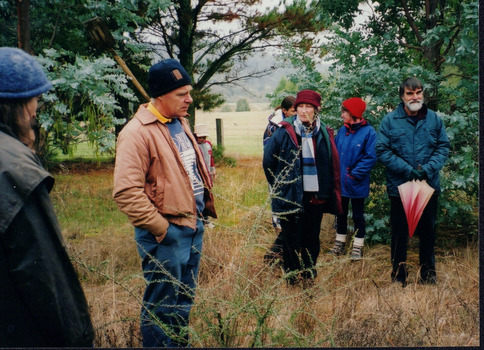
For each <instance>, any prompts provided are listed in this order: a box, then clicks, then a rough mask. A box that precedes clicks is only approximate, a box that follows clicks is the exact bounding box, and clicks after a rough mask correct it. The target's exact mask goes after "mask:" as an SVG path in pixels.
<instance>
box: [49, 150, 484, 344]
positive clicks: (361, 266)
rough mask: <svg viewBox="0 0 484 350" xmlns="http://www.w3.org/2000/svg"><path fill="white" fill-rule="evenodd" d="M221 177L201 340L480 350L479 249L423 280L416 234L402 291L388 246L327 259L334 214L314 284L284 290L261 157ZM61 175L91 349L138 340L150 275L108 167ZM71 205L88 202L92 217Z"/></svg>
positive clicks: (61, 198)
mask: <svg viewBox="0 0 484 350" xmlns="http://www.w3.org/2000/svg"><path fill="white" fill-rule="evenodd" d="M217 174H218V178H217V179H216V183H215V188H214V192H215V194H216V200H217V202H216V204H217V210H218V213H219V219H217V220H215V221H214V223H215V225H216V227H215V228H214V229H208V230H207V231H206V233H205V236H204V247H203V257H202V262H201V269H200V275H199V287H198V290H197V298H196V302H195V305H194V308H193V311H192V318H191V323H190V333H191V339H192V341H193V345H194V346H196V347H251V346H256V347H335V346H336V347H386V346H478V345H479V269H478V250H477V244H475V243H474V244H470V245H469V246H462V247H454V248H453V249H452V250H444V249H443V248H438V250H437V269H438V271H437V273H438V277H439V284H438V285H436V286H428V285H420V284H416V283H415V277H416V274H417V268H418V249H417V242H418V239H412V241H411V244H410V248H409V258H408V263H409V265H410V283H409V285H408V286H407V287H406V288H402V287H401V285H400V284H395V283H393V284H392V283H390V262H389V260H390V251H389V247H388V246H384V245H379V246H372V247H366V248H365V257H364V259H363V260H362V261H359V262H352V261H350V260H349V259H348V258H347V257H340V258H334V257H332V256H330V255H328V254H327V251H328V250H329V248H330V247H331V245H332V243H333V237H334V230H333V222H334V217H332V216H330V215H327V216H325V218H324V223H323V229H322V233H321V248H322V251H321V255H320V257H319V260H318V265H317V270H318V277H317V279H316V281H315V284H314V285H313V286H311V287H309V288H306V289H303V288H302V287H301V286H296V287H288V286H287V285H286V284H285V282H284V280H283V279H282V278H281V275H282V272H281V270H280V268H279V267H270V266H268V265H267V264H265V263H264V262H263V255H264V253H265V249H266V248H267V247H268V246H269V245H270V244H271V243H272V240H273V239H274V238H275V234H274V232H273V230H272V227H271V224H270V216H269V212H268V202H267V200H266V199H267V185H266V183H265V179H264V176H263V173H262V169H261V160H260V157H256V158H244V159H238V166H237V167H236V168H218V170H217ZM56 178H57V186H56V187H55V189H54V193H53V198H54V201H55V202H56V205H57V210H58V213H59V218H60V221H61V225H62V227H63V228H64V233H65V237H66V241H67V245H68V249H69V252H70V254H71V256H72V257H73V259H74V261H75V265H76V267H77V268H78V271H79V274H80V277H81V281H82V284H83V287H84V290H85V293H86V296H87V299H88V303H89V306H90V309H91V317H92V319H93V322H94V326H95V328H96V343H95V345H96V346H100V347H138V346H141V340H140V338H141V337H140V333H139V326H138V317H139V311H140V300H141V298H142V294H143V290H144V282H143V278H142V274H141V267H140V266H141V264H140V261H139V258H138V254H137V252H136V246H135V243H134V240H133V229H132V227H131V226H130V225H129V223H127V219H126V218H125V217H124V216H123V215H122V214H121V213H119V211H116V208H115V205H114V206H113V203H112V201H111V199H110V188H111V187H110V186H111V183H110V181H111V179H112V169H107V170H104V171H103V170H97V171H96V172H94V176H93V175H92V174H90V173H89V172H86V173H85V174H78V173H75V174H64V175H63V174H57V175H56ZM97 205H100V206H102V208H95V207H96V206H97ZM67 207H77V208H83V211H84V212H85V215H87V217H85V218H82V217H81V216H77V215H74V214H72V213H71V212H70V210H72V209H65V208H67ZM93 207H94V209H86V208H93ZM96 215H97V216H98V217H99V216H108V217H109V219H108V220H105V219H103V220H101V219H100V220H98V223H97V226H98V227H97V228H96V229H95V230H93V231H89V232H88V233H87V234H86V233H85V232H84V230H79V229H77V227H83V225H84V222H90V220H94V218H93V217H96ZM72 217H74V218H75V219H72ZM78 220H81V221H79V222H78ZM96 232H97V233H96Z"/></svg>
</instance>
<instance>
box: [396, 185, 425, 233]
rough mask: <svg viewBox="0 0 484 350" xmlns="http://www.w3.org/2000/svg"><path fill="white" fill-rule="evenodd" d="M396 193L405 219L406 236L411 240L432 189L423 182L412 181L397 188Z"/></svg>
mask: <svg viewBox="0 0 484 350" xmlns="http://www.w3.org/2000/svg"><path fill="white" fill-rule="evenodd" d="M398 192H399V193H400V199H401V200H402V204H403V209H404V210H405V215H406V217H407V224H408V234H409V236H410V238H411V237H412V236H413V234H414V232H415V228H416V227H417V224H418V222H419V220H420V217H421V216H422V213H423V211H424V209H425V207H426V206H427V203H428V202H429V200H430V197H432V194H433V193H434V189H433V188H432V187H430V186H429V185H428V184H427V181H425V180H423V181H419V180H417V181H415V180H412V181H408V182H405V183H404V184H401V185H400V186H398Z"/></svg>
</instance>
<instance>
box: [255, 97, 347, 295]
mask: <svg viewBox="0 0 484 350" xmlns="http://www.w3.org/2000/svg"><path fill="white" fill-rule="evenodd" d="M294 107H295V108H296V111H297V115H295V116H293V117H291V118H287V119H285V120H284V121H282V122H281V123H280V127H279V128H278V129H276V130H275V132H274V134H273V135H272V136H271V138H270V139H269V141H268V142H267V144H266V145H265V146H264V156H263V167H264V173H265V176H266V178H267V181H268V182H269V184H270V185H271V189H272V190H271V191H272V210H273V212H274V213H275V214H277V215H279V216H280V217H281V220H280V221H281V228H282V234H283V237H284V248H283V260H284V270H285V271H286V273H287V275H286V277H287V279H288V282H289V283H290V284H294V283H296V282H297V281H301V282H302V283H303V286H305V285H308V284H311V283H312V282H313V280H314V278H315V277H316V269H315V265H316V260H317V258H318V256H319V252H320V240H319V234H320V231H321V221H322V218H323V213H324V212H331V213H338V214H341V213H342V209H341V189H340V176H339V174H340V167H339V158H338V152H337V150H336V145H335V143H334V137H333V130H332V129H330V128H329V127H325V126H324V125H323V124H322V123H321V120H320V118H319V117H318V112H319V110H320V107H321V96H320V95H319V94H318V93H317V92H315V91H312V90H302V91H300V92H299V93H298V94H297V97H296V102H295V103H294Z"/></svg>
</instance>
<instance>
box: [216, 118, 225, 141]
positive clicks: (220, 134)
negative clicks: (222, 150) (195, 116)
mask: <svg viewBox="0 0 484 350" xmlns="http://www.w3.org/2000/svg"><path fill="white" fill-rule="evenodd" d="M215 123H216V125H217V147H223V145H224V134H223V123H222V119H220V118H217V119H215Z"/></svg>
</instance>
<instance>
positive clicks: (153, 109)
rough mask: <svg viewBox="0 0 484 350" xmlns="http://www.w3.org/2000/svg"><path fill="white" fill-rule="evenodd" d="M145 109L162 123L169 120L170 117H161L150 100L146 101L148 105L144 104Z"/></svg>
mask: <svg viewBox="0 0 484 350" xmlns="http://www.w3.org/2000/svg"><path fill="white" fill-rule="evenodd" d="M146 109H147V110H149V111H150V112H151V113H153V114H154V115H155V116H156V118H158V120H159V121H160V122H161V123H162V124H166V123H169V122H171V119H169V118H165V117H163V116H162V115H161V113H160V112H158V110H157V109H156V108H155V106H153V104H152V103H151V102H150V103H148V106H146Z"/></svg>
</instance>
